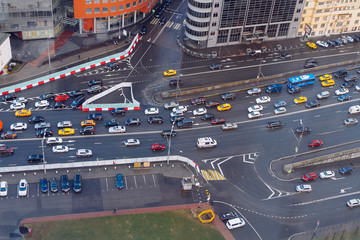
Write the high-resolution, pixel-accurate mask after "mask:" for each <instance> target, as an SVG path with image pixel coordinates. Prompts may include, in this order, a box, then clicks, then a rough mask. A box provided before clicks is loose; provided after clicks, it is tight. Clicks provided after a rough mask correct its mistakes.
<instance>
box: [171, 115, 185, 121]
mask: <svg viewBox="0 0 360 240" xmlns="http://www.w3.org/2000/svg"><path fill="white" fill-rule="evenodd" d="M184 119H185V117H184V116H175V117H171V118H170V122H172V123H173V122H176V123H177V122H180V121H182V120H184Z"/></svg>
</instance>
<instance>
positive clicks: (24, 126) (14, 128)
mask: <svg viewBox="0 0 360 240" xmlns="http://www.w3.org/2000/svg"><path fill="white" fill-rule="evenodd" d="M26 129H27V124H26V123H22V122H18V123H13V124H11V125H10V130H11V131H20V130H26Z"/></svg>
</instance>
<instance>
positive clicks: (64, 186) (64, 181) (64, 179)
mask: <svg viewBox="0 0 360 240" xmlns="http://www.w3.org/2000/svg"><path fill="white" fill-rule="evenodd" d="M60 180H61V191H63V192H68V191H69V190H70V184H69V178H68V175H61V177H60Z"/></svg>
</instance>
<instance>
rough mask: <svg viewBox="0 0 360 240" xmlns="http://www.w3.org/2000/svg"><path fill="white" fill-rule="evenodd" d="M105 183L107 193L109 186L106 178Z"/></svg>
mask: <svg viewBox="0 0 360 240" xmlns="http://www.w3.org/2000/svg"><path fill="white" fill-rule="evenodd" d="M105 183H106V191H109V184H108V180H107V178H105Z"/></svg>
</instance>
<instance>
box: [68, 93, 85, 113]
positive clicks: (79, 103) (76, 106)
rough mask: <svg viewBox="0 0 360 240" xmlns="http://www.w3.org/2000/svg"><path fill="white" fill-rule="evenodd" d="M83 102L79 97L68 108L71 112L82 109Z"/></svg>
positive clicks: (83, 98) (82, 97)
mask: <svg viewBox="0 0 360 240" xmlns="http://www.w3.org/2000/svg"><path fill="white" fill-rule="evenodd" d="M84 102H85V97H84V96H79V97H77V98H75V99H74V101H72V103H71V105H70V107H71V109H73V110H76V109H80V108H81V107H82V104H83V103H84Z"/></svg>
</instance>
